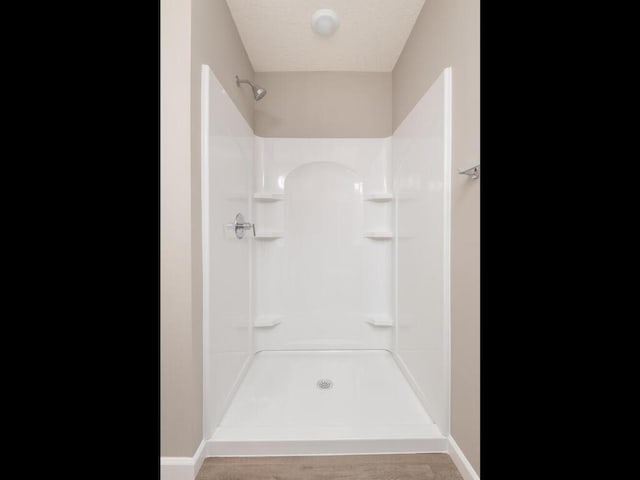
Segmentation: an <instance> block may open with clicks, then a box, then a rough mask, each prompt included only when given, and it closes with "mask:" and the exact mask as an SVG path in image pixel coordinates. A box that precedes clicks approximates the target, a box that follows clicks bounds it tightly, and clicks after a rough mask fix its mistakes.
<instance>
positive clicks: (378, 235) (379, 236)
mask: <svg viewBox="0 0 640 480" xmlns="http://www.w3.org/2000/svg"><path fill="white" fill-rule="evenodd" d="M364 236H365V237H367V238H374V239H388V238H393V233H392V232H365V233H364Z"/></svg>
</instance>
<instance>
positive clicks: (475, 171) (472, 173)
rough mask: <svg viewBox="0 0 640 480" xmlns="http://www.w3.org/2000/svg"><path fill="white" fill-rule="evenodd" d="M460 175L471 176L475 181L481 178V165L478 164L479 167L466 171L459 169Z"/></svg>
mask: <svg viewBox="0 0 640 480" xmlns="http://www.w3.org/2000/svg"><path fill="white" fill-rule="evenodd" d="M458 173H459V174H460V175H469V176H470V177H471V178H472V179H474V180H475V179H477V178H480V164H479V163H478V164H477V165H474V166H473V167H469V168H466V169H464V170H461V169H458Z"/></svg>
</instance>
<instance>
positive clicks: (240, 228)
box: [225, 213, 256, 239]
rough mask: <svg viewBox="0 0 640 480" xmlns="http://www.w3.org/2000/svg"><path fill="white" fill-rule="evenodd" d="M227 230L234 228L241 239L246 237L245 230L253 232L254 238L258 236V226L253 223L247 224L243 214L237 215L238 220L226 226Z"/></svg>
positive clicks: (237, 236)
mask: <svg viewBox="0 0 640 480" xmlns="http://www.w3.org/2000/svg"><path fill="white" fill-rule="evenodd" d="M225 227H227V228H233V229H234V230H235V232H236V238H237V239H241V238H243V237H244V231H245V230H253V236H254V237H255V236H256V226H255V225H254V224H253V223H249V222H245V221H244V216H243V215H242V214H241V213H238V214H237V215H236V219H235V221H234V222H233V223H227V224H225Z"/></svg>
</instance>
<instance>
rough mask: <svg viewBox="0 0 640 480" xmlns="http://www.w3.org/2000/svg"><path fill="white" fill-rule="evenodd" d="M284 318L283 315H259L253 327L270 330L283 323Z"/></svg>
mask: <svg viewBox="0 0 640 480" xmlns="http://www.w3.org/2000/svg"><path fill="white" fill-rule="evenodd" d="M283 318H284V316H282V315H275V314H274V315H259V316H258V318H256V319H255V320H254V321H253V326H254V327H256V328H269V327H275V326H276V325H278V324H280V323H282V319H283Z"/></svg>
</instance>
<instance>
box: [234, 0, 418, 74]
mask: <svg viewBox="0 0 640 480" xmlns="http://www.w3.org/2000/svg"><path fill="white" fill-rule="evenodd" d="M227 3H228V4H229V9H230V10H231V14H232V15H233V18H234V19H235V21H236V25H237V26H238V30H239V32H240V36H241V37H242V40H243V42H244V44H245V46H246V47H247V52H248V53H249V57H250V58H251V63H252V65H253V67H254V68H255V69H256V70H257V71H260V72H294V71H295V72H298V71H317V72H336V71H338V72H343V71H357V72H390V71H391V70H392V69H393V66H394V64H395V63H396V60H397V59H398V55H400V52H401V51H402V47H403V46H404V43H405V42H406V40H407V37H408V36H409V33H410V32H411V27H413V24H414V23H415V21H416V17H417V16H418V14H419V13H420V9H421V8H422V6H423V4H424V0H348V1H345V0H260V1H255V0H254V1H247V0H227ZM319 8H329V9H333V10H335V11H336V12H337V14H338V19H339V22H340V26H339V28H338V29H337V31H336V32H335V33H334V34H333V35H331V36H329V37H325V36H323V35H318V34H317V33H315V32H314V31H313V30H312V29H311V28H310V27H311V25H310V20H311V15H312V14H313V13H314V12H315V11H316V10H317V9H319Z"/></svg>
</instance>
